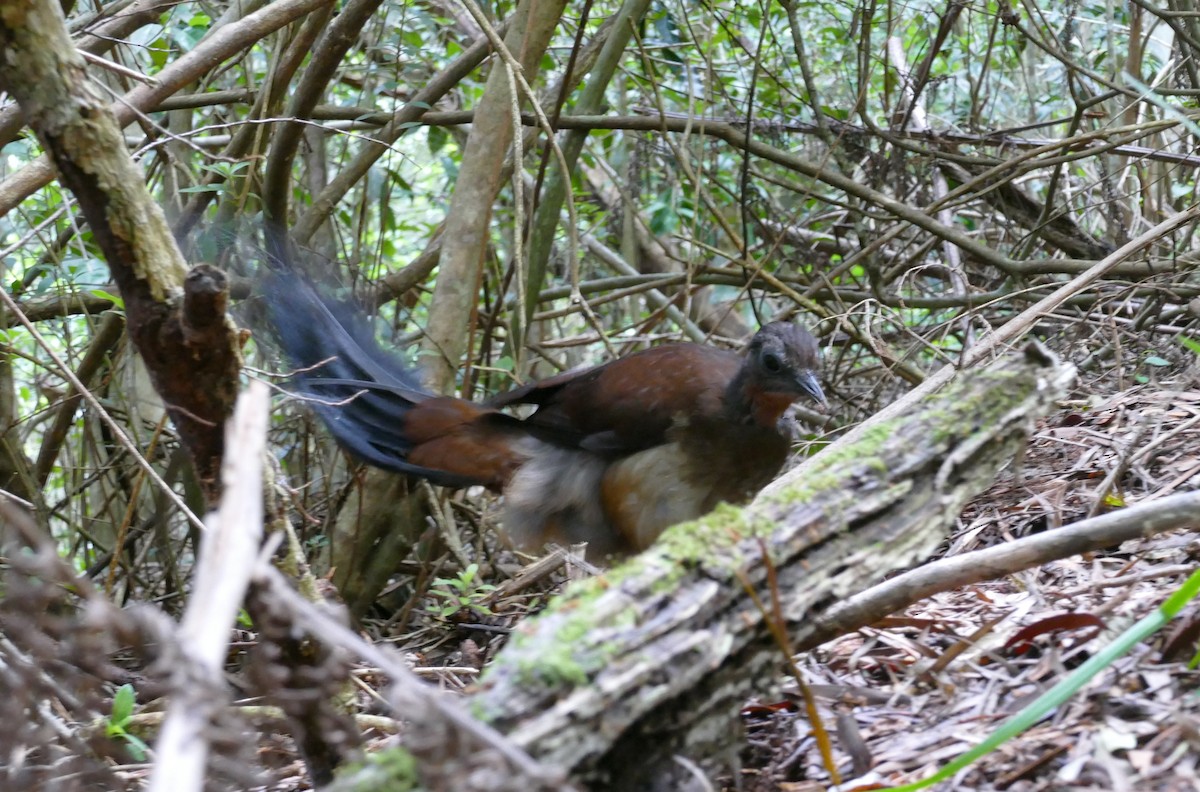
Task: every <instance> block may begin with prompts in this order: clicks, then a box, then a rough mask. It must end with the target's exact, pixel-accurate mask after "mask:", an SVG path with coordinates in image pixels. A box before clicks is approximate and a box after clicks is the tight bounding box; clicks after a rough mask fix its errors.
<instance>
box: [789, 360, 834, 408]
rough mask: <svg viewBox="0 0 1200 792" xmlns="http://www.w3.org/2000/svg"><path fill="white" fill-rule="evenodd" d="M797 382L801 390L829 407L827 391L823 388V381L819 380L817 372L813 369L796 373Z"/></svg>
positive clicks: (820, 403)
mask: <svg viewBox="0 0 1200 792" xmlns="http://www.w3.org/2000/svg"><path fill="white" fill-rule="evenodd" d="M796 384H797V385H798V386H800V390H801V392H803V393H804V394H805V395H807V396H808V397H809V398H811V399H812V400H813V401H815V402H816V403H817V404H819V405H821V406H822V407H828V406H829V402H828V401H826V400H825V391H823V390H821V383H820V382H818V381H817V373H816V372H815V371H813V370H812V369H807V370H805V371H801V372H800V373H798V374H797V375H796Z"/></svg>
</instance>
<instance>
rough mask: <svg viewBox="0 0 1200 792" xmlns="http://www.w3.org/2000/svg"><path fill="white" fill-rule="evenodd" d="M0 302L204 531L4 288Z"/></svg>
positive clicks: (201, 524) (201, 526)
mask: <svg viewBox="0 0 1200 792" xmlns="http://www.w3.org/2000/svg"><path fill="white" fill-rule="evenodd" d="M0 301H3V303H4V307H5V308H6V309H8V311H9V313H10V314H11V315H12V316H15V317H16V318H17V320H18V321H19V322H20V323H21V326H22V327H24V328H25V329H26V330H27V331H28V332H29V335H30V336H32V338H33V340H34V342H35V343H36V344H37V345H38V346H40V347H41V348H42V349H43V350H44V351H45V353H46V354H47V355H49V356H50V359H51V360H53V361H54V365H56V366H58V369H59V370H58V373H59V374H60V375H61V376H62V378H63V379H65V380H66V381H67V382H69V383H71V387H73V388H74V389H75V392H76V393H78V394H79V395H80V396H82V397H83V399H84V401H86V402H87V403H88V406H89V407H91V408H92V409H93V410H95V411H96V414H97V415H98V416H100V420H102V421H103V422H104V423H105V424H107V425H108V428H109V429H110V430H111V431H112V433H113V437H115V438H116V439H117V442H118V443H119V444H120V445H122V446H123V447H124V448H125V450H126V451H128V452H129V453H130V454H132V455H133V459H134V462H135V463H136V464H137V465H138V466H139V467H140V468H141V469H142V470H143V471H144V472H145V473H146V476H147V478H149V479H150V480H151V481H153V482H154V486H156V487H158V488H159V489H160V490H162V492H163V494H164V495H166V496H167V500H169V501H171V503H172V505H174V506H175V508H177V509H179V511H180V513H181V514H183V516H184V517H186V518H187V520H188V522H190V523H191V524H192V525H194V526H195V527H197V528H199V529H200V530H201V531H203V530H205V525H204V522H203V521H202V520H201V519H200V518H199V517H197V516H196V515H195V513H193V512H192V510H191V509H189V508H188V505H187V504H186V503H184V502H183V498H182V497H181V496H180V495H179V494H178V493H177V492H175V490H173V489H171V485H170V484H168V483H167V482H166V481H164V480H163V478H162V476H160V475H158V471H157V470H155V469H154V466H153V465H151V464H150V460H148V459H146V458H145V457H144V456H143V455H142V452H141V450H140V449H138V447H137V443H135V442H133V440H131V439H130V437H129V435H127V434H126V433H125V430H124V429H122V428H121V425H120V424H119V423H117V421H116V419H115V418H113V417H112V416H111V415H109V414H108V411H107V410H105V409H104V407H103V405H101V404H100V400H99V399H97V398H96V395H95V394H94V393H92V392H91V391H90V390H88V388H87V387H86V386H85V385H84V384H83V382H82V381H81V380H80V379H79V377H77V376H75V372H74V371H72V370H71V368H70V367H69V366H68V365H67V363H66V361H64V360H63V359H62V356H60V355H59V354H58V353H57V352H56V351H54V349H53V348H52V347H51V346H50V344H49V343H47V341H46V339H45V338H44V337H43V336H42V334H41V333H39V332H38V329H37V328H36V327H35V326H34V324H33V322H31V321H29V317H27V316H26V315H25V314H24V313H23V312H22V311H21V308H20V306H18V305H17V303H16V301H15V300H14V299H13V298H12V295H10V294H9V293H8V290H7V289H0Z"/></svg>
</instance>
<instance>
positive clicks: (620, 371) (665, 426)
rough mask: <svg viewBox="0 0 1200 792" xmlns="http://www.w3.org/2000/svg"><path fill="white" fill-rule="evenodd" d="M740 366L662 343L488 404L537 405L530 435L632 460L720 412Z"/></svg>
mask: <svg viewBox="0 0 1200 792" xmlns="http://www.w3.org/2000/svg"><path fill="white" fill-rule="evenodd" d="M741 363H742V358H741V356H739V355H738V354H737V353H735V352H730V351H727V350H723V349H716V348H714V347H708V346H702V345H699V344H665V345H663V346H658V347H654V348H652V349H647V350H644V351H642V352H637V353H635V354H632V355H627V356H626V357H623V358H618V359H617V360H614V361H611V362H609V363H606V364H604V365H602V366H597V367H595V368H591V369H584V370H581V371H574V372H566V373H564V374H559V375H557V376H555V377H550V378H547V379H544V380H541V381H539V382H535V383H530V384H528V385H524V386H522V387H521V388H518V389H516V390H513V391H510V392H508V393H504V394H501V395H499V396H496V397H494V398H493V399H491V400H490V401H489V402H488V405H489V406H491V407H507V406H512V405H516V404H532V405H536V406H537V411H536V412H535V413H534V414H533V415H531V416H530V417H529V418H526V419H525V424H526V425H527V426H529V427H530V429H531V431H532V432H534V433H546V434H547V435H551V436H557V437H558V438H559V442H561V443H563V444H571V445H576V446H578V447H581V448H585V449H587V450H589V451H594V452H596V453H601V454H606V455H621V454H628V453H633V452H635V451H640V450H644V449H646V448H651V447H653V446H656V445H659V444H661V443H664V442H666V440H667V432H668V430H669V429H670V428H671V427H672V426H673V425H675V424H676V423H677V421H678V420H679V419H681V418H683V417H685V416H688V415H696V414H707V415H715V414H718V413H721V412H722V411H723V398H724V395H725V389H726V388H727V387H728V385H729V383H730V381H732V380H733V378H734V377H735V376H736V374H737V371H738V368H739V367H740V366H741ZM539 436H540V434H539Z"/></svg>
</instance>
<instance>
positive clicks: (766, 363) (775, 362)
mask: <svg viewBox="0 0 1200 792" xmlns="http://www.w3.org/2000/svg"><path fill="white" fill-rule="evenodd" d="M762 364H763V368H765V369H766V370H767V371H769V372H770V373H772V374H778V373H779V372H781V371H783V363H782V361H780V360H779V356H778V355H776V354H775V353H774V352H768V353H766V354H765V355H763V357H762Z"/></svg>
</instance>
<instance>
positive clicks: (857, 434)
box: [760, 204, 1200, 497]
mask: <svg viewBox="0 0 1200 792" xmlns="http://www.w3.org/2000/svg"><path fill="white" fill-rule="evenodd" d="M1197 219H1200V204H1195V205H1193V206H1190V207H1188V208H1187V209H1185V210H1184V211H1182V212H1180V213H1179V214H1177V215H1175V216H1174V217H1170V218H1167V219H1166V220H1164V221H1162V222H1161V223H1159V224H1158V225H1156V226H1154V227H1153V228H1151V229H1150V230H1148V231H1146V232H1145V233H1144V234H1142V235H1140V236H1138V237H1136V238H1135V239H1131V240H1130V241H1129V242H1126V243H1125V244H1124V245H1121V247H1119V248H1117V249H1116V250H1114V251H1113V252H1112V253H1110V254H1109V255H1107V256H1105V257H1104V258H1103V259H1101V260H1100V261H1098V262H1096V264H1095V265H1093V266H1092V267H1090V268H1089V269H1087V270H1085V271H1084V272H1082V273H1080V274H1079V275H1078V276H1076V277H1074V278H1072V279H1071V280H1069V281H1067V282H1066V283H1064V284H1063V285H1062V286H1060V287H1059V288H1058V289H1055V290H1054V291H1053V292H1051V293H1050V294H1048V295H1046V296H1045V297H1043V298H1042V299H1041V300H1039V301H1038V302H1036V303H1034V304H1033V305H1031V306H1029V307H1028V308H1026V309H1025V310H1024V311H1022V312H1021V313H1019V314H1017V315H1016V316H1014V317H1013V318H1012V319H1010V320H1009V321H1007V322H1005V323H1004V324H1003V325H1001V326H1000V327H999V328H998V329H996V330H993V331H992V332H990V333H988V334H987V335H985V336H984V337H983V338H981V339H980V340H979V343H977V344H975V346H973V347H971V348H970V350H968V351H967V352H966V353H965V354H964V355H963V357H962V364H961V366H959V367H954V366H943V367H942V368H940V369H938V370H937V371H935V372H934V373H933V374H930V375H929V376H928V377H927V378H926V379H925V381H924V382H923V383H921V384H920V385H919V386H917V387H916V388H913V389H912V390H911V391H909V392H908V393H907V394H906V395H904V396H902V397H901V398H899V399H897V400H896V401H894V402H892V403H891V404H889V405H888V406H887V407H884V408H883V409H882V410H880V411H879V412H877V413H875V414H874V415H872V416H871V417H870V418H868V419H867V420H865V421H863V422H862V423H860V424H859V425H858V426H856V427H854V428H853V429H851V430H850V431H849V432H847V433H846V434H845V435H843V436H842V437H840V438H838V441H837V442H836V443H834V445H835V446H837V445H842V444H849V443H853V442H855V441H857V440H858V439H859V438H861V437H862V436H863V435H864V434H865V433H866V432H867V430H868V429H870V428H872V427H874V426H878V425H879V424H880V423H882V422H884V421H889V420H891V419H893V418H895V417H896V416H898V415H899V414H900V413H902V412H903V411H905V410H906V409H908V408H909V407H910V406H911V405H913V404H915V403H916V402H918V401H920V400H921V399H924V398H925V397H926V396H929V395H930V394H931V393H933V392H935V391H937V390H938V389H939V388H941V387H942V386H944V385H945V384H946V383H947V382H949V381H950V379H951V378H952V377H953V376H954V375H955V374H957V373H958V372H959V371H960V370H962V369H967V368H970V367H972V366H974V365H975V364H976V363H979V362H980V361H982V360H983V359H984V358H986V357H987V356H988V355H991V354H992V353H993V352H994V351H995V350H996V348H997V347H999V346H1000V345H1002V344H1007V343H1013V342H1015V341H1017V340H1018V339H1020V338H1021V336H1023V335H1025V333H1027V332H1029V330H1030V328H1032V327H1033V325H1034V324H1035V323H1036V322H1037V321H1038V320H1039V319H1041V318H1042V317H1043V316H1045V315H1046V314H1048V313H1050V312H1051V311H1053V310H1055V309H1056V308H1058V307H1059V306H1060V305H1062V304H1063V303H1064V302H1066V301H1067V300H1068V299H1070V298H1071V297H1073V296H1075V295H1076V294H1078V293H1079V292H1081V291H1083V290H1084V289H1086V288H1087V287H1088V286H1091V285H1092V284H1093V283H1095V282H1096V281H1097V280H1099V279H1100V278H1102V277H1103V276H1104V274H1105V273H1106V272H1108V271H1109V270H1111V269H1112V268H1113V267H1116V266H1117V265H1118V264H1120V263H1122V262H1123V261H1125V259H1127V258H1129V257H1130V256H1133V255H1134V254H1135V253H1138V252H1140V251H1141V250H1142V249H1143V248H1146V247H1148V246H1150V245H1151V244H1153V243H1154V242H1156V241H1158V240H1159V239H1160V238H1162V237H1164V236H1166V235H1167V234H1169V233H1171V232H1172V231H1174V230H1176V229H1177V228H1181V227H1182V226H1185V225H1187V224H1188V223H1192V222H1195V221H1196V220H1197ZM813 459H815V457H810V458H809V460H807V461H805V462H804V463H803V464H800V465H798V466H796V467H795V468H793V469H792V470H790V471H789V472H788V473H787V474H786V475H784V476H782V477H780V478H779V479H777V480H776V481H775V482H773V483H772V484H771V485H770V486H768V487H767V488H766V489H764V490H763V491H762V493H761V494H760V497H763V496H767V495H769V494H770V493H772V492H776V491H778V490H779V489H780V488H781V487H783V486H784V483H785V482H788V481H795V480H801V479H802V478H803V477H804V475H805V474H806V472H807V471H808V470H809V469H810V467H811V465H812V460H813Z"/></svg>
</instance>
